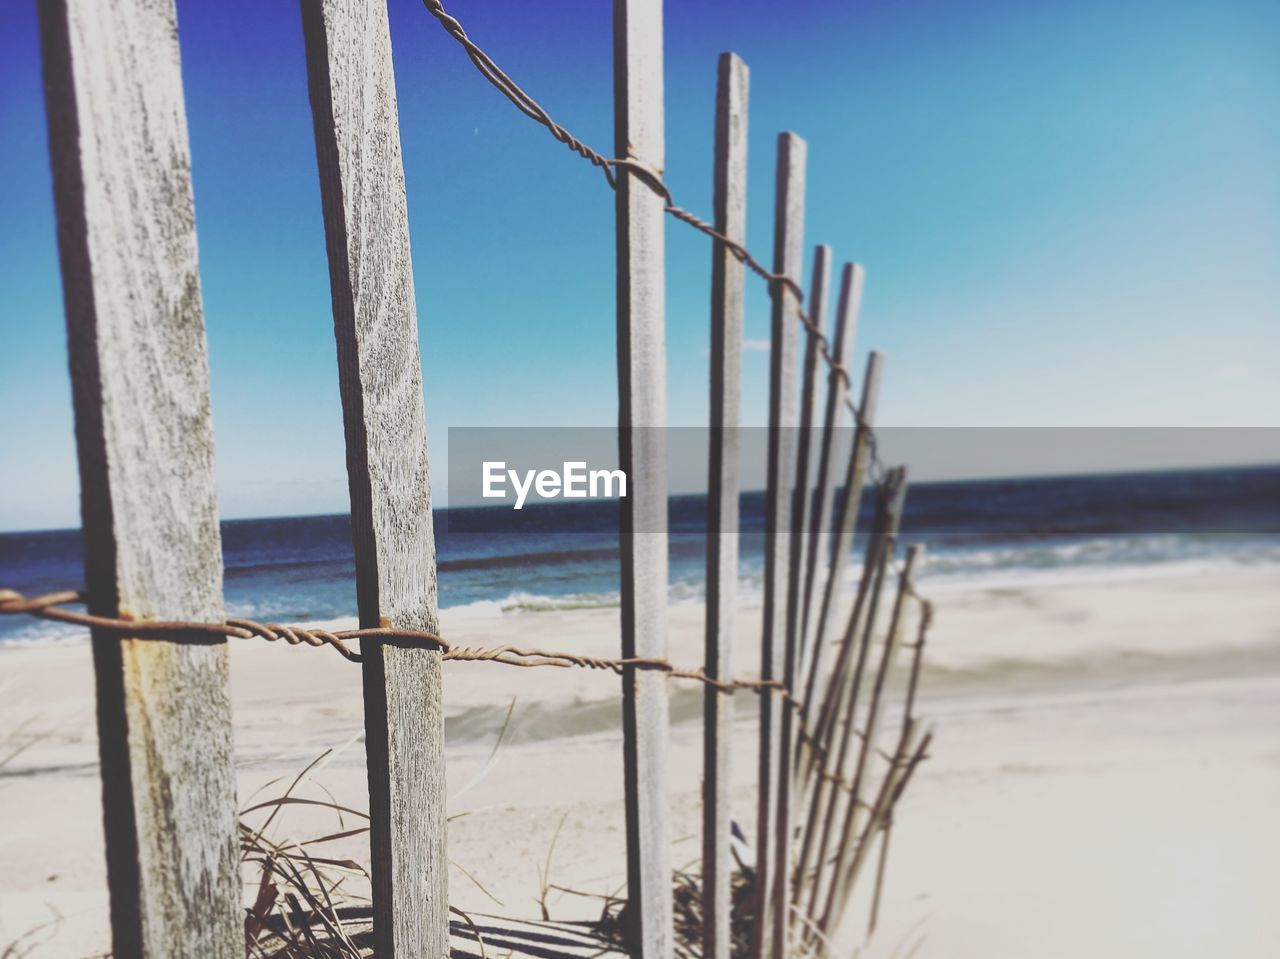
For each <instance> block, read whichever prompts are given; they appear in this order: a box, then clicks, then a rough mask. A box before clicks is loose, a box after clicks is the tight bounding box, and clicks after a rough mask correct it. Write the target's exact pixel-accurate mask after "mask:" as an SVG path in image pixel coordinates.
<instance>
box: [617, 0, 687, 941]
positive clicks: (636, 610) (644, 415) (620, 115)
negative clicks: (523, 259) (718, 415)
mask: <svg viewBox="0 0 1280 959" xmlns="http://www.w3.org/2000/svg"><path fill="white" fill-rule="evenodd" d="M613 17H614V19H613V36H614V149H615V155H617V156H620V157H631V158H634V159H635V160H637V161H638V162H640V163H643V164H645V165H647V166H648V167H650V168H652V169H653V170H655V171H661V169H662V166H663V154H664V144H663V140H664V134H663V114H662V103H663V95H662V2H661V0H614V5H613ZM617 174H618V191H617V257H618V260H617V262H618V267H617V270H618V272H617V295H618V300H617V314H618V453H619V463H620V465H621V467H622V469H623V471H624V472H625V473H626V475H627V477H628V478H629V481H630V486H629V488H628V491H627V492H628V495H627V496H626V497H624V498H623V499H622V501H621V506H620V516H619V534H620V535H619V538H620V545H621V556H622V583H621V586H622V588H621V594H622V655H623V656H624V657H631V656H654V657H665V656H666V655H667V536H666V528H667V449H666V437H665V435H664V432H663V429H664V428H665V426H666V423H667V404H666V388H667V370H666V346H665V341H664V326H665V322H664V312H665V311H664V304H663V298H664V296H665V285H664V280H663V276H664V267H663V257H664V254H665V248H664V242H663V229H664V227H665V223H664V216H665V214H664V212H663V202H662V199H661V198H660V197H659V196H658V195H657V194H656V193H654V191H653V190H652V189H650V188H649V186H647V185H646V184H645V183H644V181H643V180H642V179H640V178H639V177H637V176H636V175H634V174H632V173H629V172H627V171H626V170H625V168H618V169H617ZM622 693H623V700H622V722H623V737H624V748H623V753H624V757H623V762H624V767H625V780H626V782H625V785H626V793H627V800H626V807H627V898H628V902H629V913H630V921H631V924H632V925H631V929H630V934H631V936H632V940H633V948H634V949H635V950H636V951H637V954H638V955H640V956H642V957H644V959H664V957H666V956H669V955H670V954H671V952H672V949H673V933H672V910H671V819H670V809H669V806H668V795H667V739H668V729H669V722H670V718H669V715H668V711H667V687H666V679H665V677H663V676H662V674H661V673H657V672H653V671H643V670H635V669H627V670H626V671H625V673H624V675H623V677H622Z"/></svg>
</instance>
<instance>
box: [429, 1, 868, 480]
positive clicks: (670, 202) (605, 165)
mask: <svg viewBox="0 0 1280 959" xmlns="http://www.w3.org/2000/svg"><path fill="white" fill-rule="evenodd" d="M423 5H424V6H425V7H426V9H427V12H428V13H430V14H431V15H432V16H433V17H435V18H436V20H437V21H439V23H440V25H441V26H442V27H444V29H445V32H446V33H448V34H449V36H451V37H453V39H454V40H456V41H457V42H458V43H459V44H461V45H462V48H463V49H464V50H465V51H466V54H467V56H468V57H469V58H470V60H471V62H472V63H473V64H475V67H476V69H477V70H479V72H480V74H481V75H482V76H483V77H484V78H485V79H486V80H488V81H489V82H490V83H491V84H492V85H493V86H494V87H496V88H497V90H498V91H499V92H500V93H502V95H503V96H505V97H506V98H507V99H508V100H510V101H511V103H513V104H514V105H515V106H516V108H517V109H519V110H520V112H521V113H523V114H524V115H525V116H527V117H529V118H530V119H532V120H535V121H537V122H538V123H539V124H541V125H542V126H544V127H545V128H546V129H547V130H548V132H550V134H551V135H552V136H553V137H554V138H555V139H556V140H558V141H559V142H560V143H563V144H564V145H565V146H566V147H568V148H569V149H570V150H572V151H573V152H574V153H575V154H577V155H578V156H579V157H581V158H582V159H584V160H586V161H587V162H589V163H590V164H592V165H593V166H595V167H598V168H599V169H600V170H601V171H602V172H603V173H604V178H605V180H606V181H607V182H608V184H609V186H610V187H611V188H613V189H615V190H616V189H617V188H618V179H617V176H616V175H615V173H614V168H615V167H618V168H622V169H625V170H627V171H628V172H629V173H631V174H633V175H635V177H636V178H637V179H638V180H640V181H641V182H642V183H644V184H645V185H646V186H647V187H649V189H651V190H652V191H653V192H654V193H656V194H657V195H658V196H659V197H660V198H661V199H662V201H663V209H664V211H665V212H666V213H669V214H670V215H671V216H672V217H674V218H675V219H676V220H679V221H680V222H681V223H684V224H686V225H688V226H691V227H693V228H694V229H695V230H697V231H698V232H700V233H703V234H705V235H706V236H708V237H710V238H711V239H712V240H715V241H716V242H717V243H721V244H723V245H724V248H725V249H727V250H728V251H729V252H730V253H731V254H732V255H733V256H734V258H735V259H737V260H738V261H739V262H740V263H742V264H743V265H744V266H746V267H747V268H748V269H749V270H751V272H753V273H755V274H756V275H757V276H759V277H760V278H761V279H763V280H764V281H765V282H766V283H768V284H769V286H770V288H771V289H772V288H774V287H778V288H781V289H782V290H784V291H786V292H788V293H790V294H791V295H792V296H793V297H794V298H795V310H796V315H797V316H798V318H799V319H800V322H801V323H802V324H803V325H804V327H805V329H806V330H807V331H808V332H809V335H810V336H812V337H813V338H814V340H815V342H816V343H817V348H818V353H819V355H820V356H821V357H822V359H823V361H824V362H825V363H826V365H827V367H828V368H829V370H830V373H831V375H833V376H835V377H837V378H838V379H840V380H841V381H842V382H843V383H844V386H845V388H846V395H845V398H844V405H845V406H846V407H847V408H848V410H849V412H850V413H851V414H852V416H853V419H854V422H855V423H857V424H858V426H860V427H865V428H866V429H867V430H868V433H869V436H868V441H869V444H870V448H871V464H872V467H871V468H872V475H873V478H877V481H878V479H879V477H880V476H882V475H883V471H884V470H883V464H882V463H880V461H879V458H878V456H877V453H876V448H875V433H874V432H873V431H871V426H870V424H869V423H868V422H867V421H866V419H865V418H864V417H863V415H862V411H861V410H860V409H859V408H858V406H857V404H856V403H854V402H853V400H852V398H851V397H850V396H849V395H848V391H849V390H852V388H853V377H852V376H851V375H850V373H849V370H848V369H847V368H846V367H845V366H844V365H843V364H842V363H840V362H839V361H838V360H836V358H835V356H834V355H833V354H832V352H831V344H830V340H829V339H828V337H827V335H826V334H825V333H824V332H823V331H822V329H821V328H820V327H819V326H818V324H817V323H815V322H814V320H813V318H812V317H810V316H809V314H808V312H807V311H806V310H805V309H804V305H803V303H804V289H803V288H802V287H801V285H800V284H799V283H798V282H797V281H796V280H795V279H794V278H792V277H790V276H787V275H786V274H785V273H775V272H773V271H771V270H769V269H767V268H766V267H765V266H764V264H762V263H761V262H760V261H759V260H758V259H756V258H755V257H754V256H753V255H752V254H751V251H750V250H748V249H747V248H746V247H745V246H743V245H742V244H741V243H738V242H737V241H735V240H732V239H730V238H729V237H728V236H726V235H725V234H723V233H721V232H720V231H718V230H716V229H715V227H713V226H712V225H711V224H710V223H708V222H707V221H706V220H704V219H702V218H701V217H699V216H698V215H696V214H694V213H692V212H690V211H689V210H686V209H684V208H683V207H680V206H677V205H676V202H675V199H674V197H673V196H672V194H671V190H670V188H668V187H667V185H666V184H665V183H664V182H663V180H662V173H661V171H659V170H656V169H654V168H653V167H652V166H650V165H648V164H646V163H644V162H642V161H641V160H639V159H638V158H635V157H607V156H605V155H604V154H602V153H600V152H599V151H598V150H595V149H592V148H591V147H590V146H588V145H587V144H585V143H583V142H582V141H581V140H579V139H578V138H577V137H575V136H574V135H573V134H571V133H570V132H569V131H568V130H566V129H565V128H564V127H563V126H561V125H560V124H559V123H557V122H556V121H555V120H554V119H552V117H551V115H550V114H549V113H548V112H547V111H546V110H545V109H543V107H542V106H541V105H540V104H539V103H538V102H537V101H536V100H534V99H533V97H531V96H530V95H529V94H528V93H527V92H526V91H525V90H524V89H523V88H521V87H520V85H519V84H517V83H516V82H515V81H514V80H512V79H511V77H510V76H509V75H508V74H507V73H506V71H504V70H503V69H502V68H501V67H500V66H498V64H497V62H496V61H494V59H493V58H492V57H491V56H489V54H487V53H486V52H485V51H484V50H482V49H481V48H480V46H479V45H478V44H476V42H475V41H474V40H472V39H471V38H470V37H469V36H467V31H466V30H465V29H464V28H463V26H462V24H461V23H460V22H459V21H458V19H457V18H456V17H454V16H452V15H451V14H450V13H448V12H447V11H446V10H445V8H444V4H443V2H442V0H423Z"/></svg>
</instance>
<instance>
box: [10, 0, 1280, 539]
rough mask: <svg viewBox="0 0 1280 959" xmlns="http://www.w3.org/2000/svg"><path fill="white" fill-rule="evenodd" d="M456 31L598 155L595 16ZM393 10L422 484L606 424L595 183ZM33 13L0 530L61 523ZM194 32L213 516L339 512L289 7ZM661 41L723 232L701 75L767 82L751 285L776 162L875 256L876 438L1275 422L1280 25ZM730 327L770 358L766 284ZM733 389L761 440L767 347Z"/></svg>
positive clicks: (673, 124)
mask: <svg viewBox="0 0 1280 959" xmlns="http://www.w3.org/2000/svg"><path fill="white" fill-rule="evenodd" d="M447 5H448V7H449V9H450V10H451V11H452V12H453V13H455V14H456V15H457V16H458V17H459V18H460V19H461V20H462V21H463V22H464V23H465V24H466V26H467V29H468V31H469V33H470V34H471V36H472V37H473V38H474V39H476V40H477V41H478V42H480V43H481V44H482V45H483V46H484V47H485V48H486V49H487V50H488V51H489V52H490V53H491V54H492V55H493V56H494V57H495V58H496V59H497V60H498V61H499V62H500V63H502V64H503V65H504V67H505V68H506V69H507V70H508V71H509V72H510V73H511V74H512V75H513V76H514V77H515V78H516V79H517V80H518V82H520V83H521V84H522V85H524V86H525V88H526V89H528V90H529V91H530V92H531V93H532V94H533V95H534V96H535V97H537V98H538V99H539V100H540V101H541V102H542V103H543V105H544V106H546V107H547V108H548V109H549V110H550V111H551V112H552V113H553V115H555V116H556V117H557V118H558V119H559V120H560V122H562V123H563V124H564V125H565V126H567V127H568V128H569V129H571V130H573V131H574V132H575V133H576V134H578V135H579V136H580V137H582V138H583V139H584V140H586V141H588V142H590V143H593V144H594V145H596V146H597V147H598V148H599V149H601V150H602V151H607V150H608V149H609V147H610V144H611V142H612V120H611V110H612V80H611V62H610V61H611V39H610V37H611V30H610V8H611V4H609V3H607V2H605V0H554V2H551V0H546V2H539V3H529V2H518V0H450V2H449V3H448V4H447ZM390 6H391V21H392V37H393V43H394V51H395V58H396V60H395V65H396V74H397V83H398V90H399V99H400V119H401V131H402V140H403V146H404V157H405V166H406V174H407V181H408V196H409V213H410V222H411V227H412V233H413V237H412V239H413V253H414V266H415V275H416V283H417V295H418V304H419V318H420V323H421V344H422V354H423V366H424V376H425V381H426V383H425V389H426V406H427V418H428V429H429V431H430V433H431V452H432V458H433V461H434V462H435V463H437V464H439V465H441V466H442V465H443V464H442V460H443V456H444V452H445V447H446V429H447V428H448V427H450V426H461V425H504V426H511V425H525V424H527V425H608V424H611V423H612V422H613V421H614V417H615V411H616V387H615V366H614V327H613V282H614V281H613V228H612V220H613V204H612V196H611V195H610V193H609V191H608V189H607V187H606V186H605V184H604V181H603V178H602V177H601V176H600V174H599V173H598V172H597V171H595V170H593V169H591V168H590V167H588V166H587V165H586V164H585V163H584V162H582V161H581V160H578V159H576V158H575V157H573V156H572V155H570V154H569V153H568V151H567V150H565V149H564V148H563V147H561V146H559V145H558V144H556V143H555V142H553V141H552V140H551V139H550V137H549V136H548V135H547V134H546V133H545V131H543V130H542V129H540V128H539V127H537V126H535V125H534V124H533V123H532V122H531V121H529V120H527V119H525V118H524V117H522V116H521V115H520V114H519V113H517V112H516V111H515V110H514V109H513V108H512V107H511V106H510V105H509V104H508V103H507V102H506V101H505V100H504V99H503V98H502V97H501V96H500V95H499V94H498V93H497V92H496V91H495V90H493V89H492V88H491V87H490V86H488V84H487V83H485V82H484V81H483V80H482V79H481V78H480V76H479V75H478V74H477V73H476V72H475V70H474V69H473V68H472V67H471V65H470V63H469V62H468V61H467V59H466V57H465V56H464V55H463V53H462V51H461V49H460V48H459V47H458V46H457V45H456V44H455V43H454V42H453V41H452V40H451V39H450V38H449V37H448V36H447V35H446V34H445V33H444V32H443V31H442V30H441V29H440V27H439V26H438V25H437V24H436V22H435V21H434V20H433V19H432V18H431V17H430V16H429V15H427V14H426V13H425V12H424V11H423V10H422V8H421V5H420V4H419V3H418V2H416V0H391V4H390ZM34 8H35V4H34V2H33V0H18V2H16V3H13V4H10V5H8V8H7V9H6V14H5V29H4V31H3V32H2V33H0V130H3V133H4V149H3V150H0V211H3V212H2V213H0V334H2V336H0V408H2V409H3V410H4V418H5V428H4V444H3V446H4V450H5V452H4V453H3V454H0V456H2V457H3V468H2V469H0V529H9V528H20V527H26V528H32V527H35V528H39V527H49V526H70V525H75V524H76V523H77V522H78V515H77V510H78V507H77V502H76V489H77V477H76V469H75V459H74V449H73V441H72V427H71V413H70V387H69V384H68V375H67V370H66V359H65V333H64V327H63V318H62V304H61V292H60V288H59V280H58V262H57V251H56V246H55V241H54V227H53V211H52V199H51V192H50V184H49V174H48V160H47V147H46V139H45V123H44V105H43V97H42V92H41V85H40V66H39V49H38V37H37V29H36V18H35V9H34ZM178 19H179V30H180V36H181V44H182V57H183V72H184V76H185V80H186V95H187V111H188V116H189V120H190V126H191V140H192V152H193V162H194V177H195V195H196V214H197V225H198V229H199V242H200V260H201V272H202V282H203V292H204V303H205V310H206V320H207V326H208V335H209V349H210V360H211V364H212V381H213V382H212V389H213V415H214V429H215V432H216V439H217V454H218V469H219V490H220V496H221V502H222V508H223V512H224V514H225V515H227V516H246V515H272V514H288V513H304V512H318V511H337V510H342V509H345V507H346V486H345V475H344V466H343V462H344V461H343V454H342V430H341V412H340V407H339V401H338V389H337V375H336V363H335V355H334V343H333V334H332V319H331V316H330V311H329V292H328V277H327V269H326V264H325V250H324V238H323V226H322V223H321V217H320V199H319V188H318V183H317V177H316V168H315V158H314V144H313V138H312V132H311V120H310V112H309V106H308V102H307V92H306V77H305V67H304V61H303V49H302V33H301V26H300V17H299V12H298V8H297V4H296V3H293V2H283V3H276V2H269V3H262V2H260V0H254V2H250V0H220V2H217V3H212V2H195V0H179V2H178ZM666 43H667V45H666V89H667V180H668V183H669V184H670V186H671V187H672V188H673V190H674V192H675V194H676V196H677V198H678V200H679V202H680V203H681V204H682V205H684V206H687V207H690V208H692V209H694V210H698V211H702V212H704V213H706V214H709V211H710V200H711V198H710V192H711V191H710V180H711V133H712V115H713V107H714V83H715V67H716V57H717V55H718V53H719V52H720V51H721V50H726V49H731V50H734V51H736V52H738V53H739V54H740V55H741V56H742V57H743V58H744V59H745V60H746V61H747V63H748V65H749V66H750V68H751V120H750V130H751V138H750V146H751V154H750V164H751V166H750V174H749V179H750V210H749V214H748V224H749V242H750V245H751V246H752V247H753V248H754V249H756V250H757V251H759V253H760V254H761V256H762V259H765V260H766V261H767V260H768V259H769V258H770V251H769V241H770V236H771V225H770V218H771V215H772V199H773V197H772V194H773V170H772V165H773V155H774V138H775V136H776V134H777V133H778V131H780V130H783V129H790V130H794V131H795V132H797V133H799V134H800V135H802V136H804V137H805V138H806V139H807V140H808V142H809V194H808V195H809V209H808V218H807V230H806V242H807V243H808V244H809V245H812V244H813V243H816V242H826V243H830V244H831V245H832V246H833V247H834V248H835V252H836V256H837V260H838V261H842V260H844V259H846V258H851V259H856V260H858V261H860V262H862V263H864V264H865V265H866V268H867V271H868V282H867V291H866V298H865V301H864V310H863V320H862V324H861V327H860V331H859V338H858V340H859V347H860V348H859V351H858V354H859V358H858V360H857V364H858V366H859V367H860V365H861V357H862V355H863V354H864V352H865V350H866V349H867V348H869V347H875V348H878V349H882V350H884V351H885V352H886V353H887V354H888V358H889V360H888V367H887V378H886V382H885V388H884V391H883V394H882V397H883V399H882V407H881V413H882V421H883V422H886V423H889V424H894V425H915V426H958V425H966V426H1001V425H1009V426H1036V425H1049V426H1064V425H1093V426H1111V425H1142V426H1173V425H1180V426H1209V425H1265V426H1280V377H1277V376H1276V372H1275V370H1276V366H1277V359H1280V305H1278V304H1280V162H1278V160H1280V58H1277V56H1276V52H1277V51H1278V50H1280V4H1276V3H1274V2H1232V0H1142V2H1135V0H1106V2H1095V0H1072V2H1058V3H1043V2H1040V3H1037V2H1027V0H1019V2H1011V0H971V2H965V3H956V2H945V0H892V2H875V3H869V2H852V3H851V2H848V0H790V2H787V3H779V2H777V0H768V2H766V0H735V2H733V3H729V2H727V0H697V2H670V3H668V4H667V9H666ZM708 263H709V249H708V244H707V242H706V241H705V240H703V239H701V238H700V237H698V236H696V235H695V234H692V233H691V231H689V230H687V229H686V228H684V227H681V226H679V225H678V224H674V223H673V224H671V226H670V227H669V229H668V314H667V322H668V332H667V342H668V351H669V378H670V385H669V395H670V408H671V412H672V418H673V422H676V423H678V424H685V425H694V424H699V423H705V418H706V406H707V400H706V392H707V385H706V377H707V371H706V364H707V343H708V319H707V313H708V309H707V303H708V289H707V283H708ZM747 327H748V328H747V336H748V337H749V338H750V339H751V340H752V341H760V340H763V339H764V338H765V337H766V336H767V333H768V310H767V303H766V301H765V299H764V297H763V295H762V291H761V290H760V288H759V286H758V285H756V286H754V287H753V293H752V296H751V299H750V300H749V315H748V318H747ZM745 376H746V383H747V396H746V399H745V403H746V415H747V418H748V422H755V423H760V422H763V418H764V410H765V390H766V387H767V354H766V353H765V352H763V351H762V350H758V349H757V350H753V351H750V352H748V353H747V355H746V358H745ZM436 472H437V475H438V476H439V477H441V478H443V475H444V473H443V469H439V468H438V469H437V470H436ZM441 492H442V491H441Z"/></svg>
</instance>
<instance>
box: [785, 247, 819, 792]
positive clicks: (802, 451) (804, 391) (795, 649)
mask: <svg viewBox="0 0 1280 959" xmlns="http://www.w3.org/2000/svg"><path fill="white" fill-rule="evenodd" d="M830 280H831V247H829V246H827V245H825V244H819V245H818V246H817V247H815V248H814V251H813V275H812V278H811V279H810V281H809V321H810V322H811V323H812V324H813V325H814V326H816V327H817V328H818V329H819V330H825V329H826V326H827V288H828V286H829V285H830ZM821 362H822V353H821V351H820V350H819V343H818V335H817V334H816V333H815V332H813V330H806V331H805V351H804V363H803V368H804V375H803V377H802V378H801V381H800V428H799V429H798V430H797V431H796V482H795V496H794V497H793V500H792V504H793V505H792V510H793V511H794V517H793V525H794V526H795V529H796V534H795V535H794V536H792V537H791V570H790V572H791V580H790V583H789V584H788V587H787V618H788V623H787V630H788V636H787V647H788V650H789V651H790V653H789V656H788V659H787V676H786V683H787V687H788V688H793V687H794V686H795V684H796V683H795V677H796V675H797V671H798V670H799V668H800V663H801V662H803V661H804V659H805V626H806V620H805V616H804V613H805V598H804V597H805V594H806V585H805V572H806V570H805V555H806V554H807V553H808V551H809V538H810V530H809V526H810V523H811V520H810V518H809V506H810V503H811V501H812V496H811V492H810V485H811V479H812V476H811V473H810V470H809V466H810V462H811V461H812V459H813V442H812V438H813V427H814V424H815V422H816V420H817V415H818V366H819V364H820V363H821ZM787 725H788V726H789V725H790V722H789V720H788V721H787ZM788 750H790V739H788ZM792 765H793V764H790V763H789V764H788V765H787V766H785V767H784V768H786V769H790V768H791V766H792Z"/></svg>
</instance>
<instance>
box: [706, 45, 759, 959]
mask: <svg viewBox="0 0 1280 959" xmlns="http://www.w3.org/2000/svg"><path fill="white" fill-rule="evenodd" d="M747 90H748V72H747V67H746V64H744V63H743V62H742V61H741V60H740V59H739V58H738V57H737V56H735V55H734V54H732V53H722V54H721V55H720V64H719V72H718V74H717V80H716V133H715V170H714V177H713V179H714V205H715V228H716V230H717V231H718V232H720V233H722V234H724V235H725V236H727V237H729V239H731V240H733V241H734V242H737V243H743V242H745V239H746V229H747ZM744 274H745V267H744V266H743V265H742V263H741V261H739V260H738V258H737V257H735V256H734V255H733V254H732V253H730V252H729V250H728V248H727V247H726V246H725V245H724V244H723V243H715V244H713V246H712V250H711V435H710V438H709V439H710V464H709V471H708V480H707V490H708V495H707V533H708V536H707V587H706V596H707V628H706V672H707V675H708V676H711V677H713V678H717V679H728V678H731V677H732V676H733V644H734V623H735V621H736V618H737V606H738V499H739V493H740V485H741V477H740V475H739V470H740V467H739V462H738V458H739V448H740V445H741V444H740V442H739V439H740V437H739V426H740V400H741V395H742V323H743V309H744V307H743V292H744V291H743V279H744ZM704 702H705V709H704V711H703V718H704V763H705V767H704V768H705V774H704V778H703V787H702V843H703V845H702V915H703V927H702V954H703V955H704V956H706V957H708V959H729V951H730V946H731V944H732V943H731V936H730V919H731V912H732V909H731V903H730V883H731V880H732V872H733V863H732V861H731V859H730V855H729V835H730V828H731V815H732V813H731V810H730V804H729V793H730V789H731V784H732V763H731V756H730V753H731V746H732V735H731V733H732V723H733V697H732V696H726V695H724V694H723V693H721V692H719V691H718V690H715V689H713V688H711V687H710V686H708V687H707V688H706V693H705V700H704Z"/></svg>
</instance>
